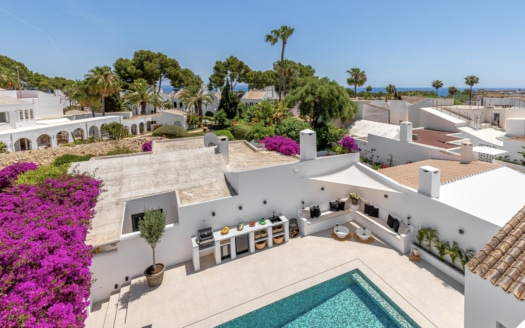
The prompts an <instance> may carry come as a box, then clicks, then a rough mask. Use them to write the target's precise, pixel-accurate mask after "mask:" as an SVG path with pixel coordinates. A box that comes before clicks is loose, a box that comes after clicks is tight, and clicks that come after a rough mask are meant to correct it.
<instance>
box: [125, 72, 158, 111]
mask: <svg viewBox="0 0 525 328" xmlns="http://www.w3.org/2000/svg"><path fill="white" fill-rule="evenodd" d="M124 101H125V102H126V104H128V105H130V106H132V107H133V106H140V108H141V110H140V114H141V115H144V114H146V107H147V106H148V104H152V105H157V106H159V104H160V105H161V106H162V103H163V102H162V97H161V96H160V95H159V94H158V93H156V92H155V91H154V90H153V88H152V87H151V86H150V85H149V84H148V82H147V81H146V80H144V79H138V80H135V81H134V82H133V84H132V85H130V87H129V90H128V92H126V94H125V95H124Z"/></svg>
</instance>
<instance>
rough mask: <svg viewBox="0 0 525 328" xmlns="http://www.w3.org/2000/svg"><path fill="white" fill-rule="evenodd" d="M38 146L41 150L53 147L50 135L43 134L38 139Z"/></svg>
mask: <svg viewBox="0 0 525 328" xmlns="http://www.w3.org/2000/svg"><path fill="white" fill-rule="evenodd" d="M36 145H37V147H38V148H39V149H42V148H50V147H51V136H50V135H48V134H42V135H40V136H39V137H38V139H36Z"/></svg>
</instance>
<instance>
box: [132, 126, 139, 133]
mask: <svg viewBox="0 0 525 328" xmlns="http://www.w3.org/2000/svg"><path fill="white" fill-rule="evenodd" d="M131 134H134V135H137V134H138V131H137V124H131Z"/></svg>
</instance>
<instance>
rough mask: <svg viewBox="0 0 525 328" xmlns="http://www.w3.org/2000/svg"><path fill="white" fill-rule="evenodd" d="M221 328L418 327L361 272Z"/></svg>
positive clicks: (329, 281) (283, 300)
mask: <svg viewBox="0 0 525 328" xmlns="http://www.w3.org/2000/svg"><path fill="white" fill-rule="evenodd" d="M219 327H221V328H237V327H250V328H256V327H261V328H262V327H264V328H270V327H331V328H334V327H360V328H361V327H419V325H418V324H416V323H415V322H414V320H412V319H411V318H410V317H409V316H408V315H407V314H406V313H404V312H403V311H402V310H401V309H400V308H399V307H398V306H397V305H396V304H395V303H394V302H392V301H391V300H390V299H389V298H388V297H387V296H386V295H385V294H384V293H383V292H382V291H381V290H380V289H379V288H377V287H376V286H375V285H374V284H373V283H372V282H371V281H370V280H369V279H368V278H367V277H366V276H365V275H364V274H363V273H361V271H359V270H358V269H356V270H353V271H350V272H347V273H345V274H342V275H340V276H338V277H335V278H333V279H331V280H328V281H325V282H323V283H321V284H318V285H315V286H313V287H311V288H308V289H306V290H303V291H302V292H299V293H297V294H294V295H291V296H288V297H286V298H284V299H282V300H279V301H277V302H275V303H272V304H269V305H267V306H265V307H263V308H260V309H257V310H255V311H253V312H250V313H247V314H245V315H243V316H241V317H238V318H236V319H233V320H231V321H228V322H226V323H224V324H222V325H220V326H219Z"/></svg>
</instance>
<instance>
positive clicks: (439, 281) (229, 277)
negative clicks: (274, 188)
mask: <svg viewBox="0 0 525 328" xmlns="http://www.w3.org/2000/svg"><path fill="white" fill-rule="evenodd" d="M345 226H346V227H348V228H349V229H350V232H351V233H352V234H353V233H354V232H355V229H356V228H357V227H358V226H357V225H355V224H354V223H349V224H345ZM330 233H331V229H330V230H325V231H322V232H320V233H317V234H313V235H309V236H307V237H303V238H296V239H290V241H289V242H287V243H284V244H281V245H276V246H274V247H273V248H270V249H268V248H266V249H265V250H262V251H257V252H256V253H255V254H250V255H244V256H241V257H238V258H237V259H235V260H228V261H224V262H223V263H222V264H220V265H215V262H214V260H213V258H212V257H211V255H210V256H206V257H203V258H202V260H203V261H201V264H202V265H201V271H199V272H195V271H194V270H193V265H192V264H191V262H185V263H182V264H180V265H176V266H174V267H171V268H168V270H166V272H165V274H164V281H163V283H162V285H161V286H159V287H157V288H150V287H148V286H147V283H146V281H145V278H144V277H142V276H140V277H135V278H134V279H132V281H131V285H127V286H124V287H122V289H121V291H120V293H118V292H117V293H115V294H113V295H112V296H111V298H110V299H108V300H106V301H103V302H99V303H96V304H94V306H93V311H92V312H91V313H90V315H89V317H88V318H87V321H86V326H87V327H103V326H104V324H105V323H106V324H107V323H108V322H111V324H112V325H113V324H114V326H115V327H128V326H129V327H147V326H148V325H151V326H152V327H206V328H207V327H214V326H217V325H219V324H221V323H223V322H226V321H229V320H232V319H234V318H235V317H238V316H241V315H243V314H245V313H248V312H251V311H253V310H256V309H258V308H260V307H263V306H266V305H268V304H270V303H273V302H275V301H277V300H279V299H282V298H284V297H287V296H289V295H292V294H295V293H297V292H299V291H301V290H304V289H307V288H310V287H312V286H314V285H316V284H319V283H321V282H323V281H326V280H329V279H331V278H334V277H336V276H338V275H341V274H343V273H346V272H349V271H351V270H353V269H356V268H357V269H359V270H361V272H363V273H364V274H365V275H366V276H367V277H368V278H369V279H370V280H371V281H372V282H373V283H374V284H375V285H376V286H377V287H379V288H380V289H381V290H382V291H383V292H384V293H385V294H386V295H387V296H388V297H389V298H390V299H391V300H393V301H394V302H395V303H396V304H397V305H398V306H399V307H400V308H401V309H402V310H403V311H404V312H405V313H407V314H408V315H409V316H410V317H411V318H412V319H414V320H415V321H416V322H417V323H418V324H419V325H420V326H421V327H463V320H464V296H463V286H461V285H460V284H459V283H457V282H456V281H454V280H453V279H451V278H449V277H448V276H445V275H444V274H443V273H442V272H441V271H439V270H437V269H436V268H434V267H432V266H431V265H429V264H428V263H427V262H424V261H421V262H411V261H409V259H408V257H407V256H406V255H401V254H399V253H398V252H397V251H396V250H394V249H392V248H391V247H390V246H388V245H387V244H385V243H384V242H382V241H381V240H378V239H376V240H375V241H373V242H372V243H371V244H363V243H360V242H357V241H356V240H355V239H354V237H352V239H351V240H350V241H343V242H340V241H336V240H334V239H332V237H331V236H330ZM160 260H162V259H160ZM445 313H446V315H443V314H445Z"/></svg>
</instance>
